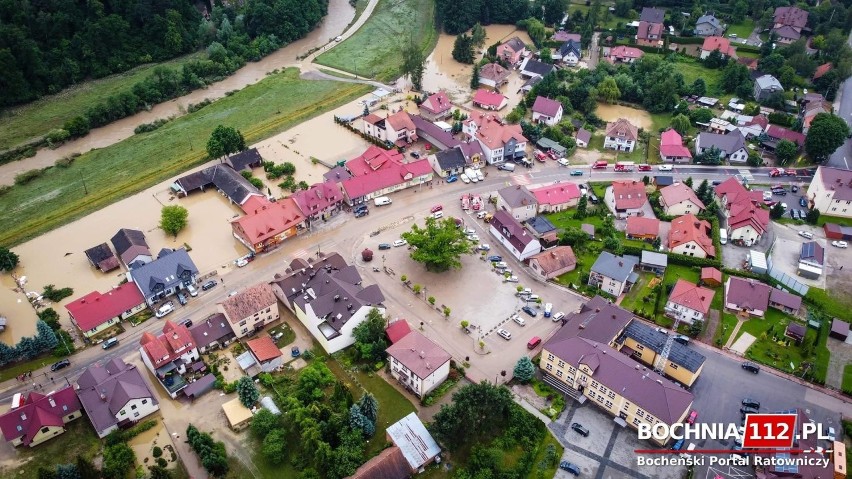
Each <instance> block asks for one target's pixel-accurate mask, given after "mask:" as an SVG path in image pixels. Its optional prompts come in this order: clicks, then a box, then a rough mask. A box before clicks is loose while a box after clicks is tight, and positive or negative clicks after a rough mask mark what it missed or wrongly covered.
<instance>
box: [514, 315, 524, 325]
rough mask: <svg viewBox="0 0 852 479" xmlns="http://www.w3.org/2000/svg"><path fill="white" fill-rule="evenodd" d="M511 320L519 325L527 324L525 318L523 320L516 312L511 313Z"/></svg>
mask: <svg viewBox="0 0 852 479" xmlns="http://www.w3.org/2000/svg"><path fill="white" fill-rule="evenodd" d="M512 321H514V322H516V323H518V324H520V325H521V326H526V325H527V322H526V320H524V318H522V317H520V316H518V315H517V314H513V315H512Z"/></svg>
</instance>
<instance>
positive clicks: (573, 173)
mask: <svg viewBox="0 0 852 479" xmlns="http://www.w3.org/2000/svg"><path fill="white" fill-rule="evenodd" d="M571 176H583V170H574V171H572V172H571Z"/></svg>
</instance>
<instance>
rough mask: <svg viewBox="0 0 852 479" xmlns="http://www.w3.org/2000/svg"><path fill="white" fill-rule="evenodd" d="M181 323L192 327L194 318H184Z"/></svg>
mask: <svg viewBox="0 0 852 479" xmlns="http://www.w3.org/2000/svg"><path fill="white" fill-rule="evenodd" d="M179 324H182V325H184V326H186V327H187V328H191V327H192V320H191V319H184V320H183V321H181V322H180V323H179Z"/></svg>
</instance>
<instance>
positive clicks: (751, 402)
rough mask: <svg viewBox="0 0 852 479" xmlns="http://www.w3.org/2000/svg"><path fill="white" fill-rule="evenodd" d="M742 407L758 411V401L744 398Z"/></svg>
mask: <svg viewBox="0 0 852 479" xmlns="http://www.w3.org/2000/svg"><path fill="white" fill-rule="evenodd" d="M743 406H745V407H753V408H755V409H760V401H756V400H754V399H752V398H744V399H743Z"/></svg>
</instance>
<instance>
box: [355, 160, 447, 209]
mask: <svg viewBox="0 0 852 479" xmlns="http://www.w3.org/2000/svg"><path fill="white" fill-rule="evenodd" d="M433 175H434V173H433V172H432V165H430V164H429V160H428V159H426V158H424V159H422V160H417V161H412V162H410V163H405V164H394V165H391V166H389V167H387V168H383V169H380V170H376V171H373V172H370V173H367V174H365V175H360V176H354V177H352V178H349V179H347V180H343V181H342V182H341V183H340V187H341V189H342V190H343V196H344V198H345V199H346V203H347V204H348V205H350V206H352V205H357V204H361V203H364V202H367V201H369V200H371V199H373V198H375V197H378V196H385V195H387V194H390V193H393V192H394V191H401V190H404V189H407V188H412V187H422V185H423V184H425V183H427V182H429V181H431V180H432V176H433Z"/></svg>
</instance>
